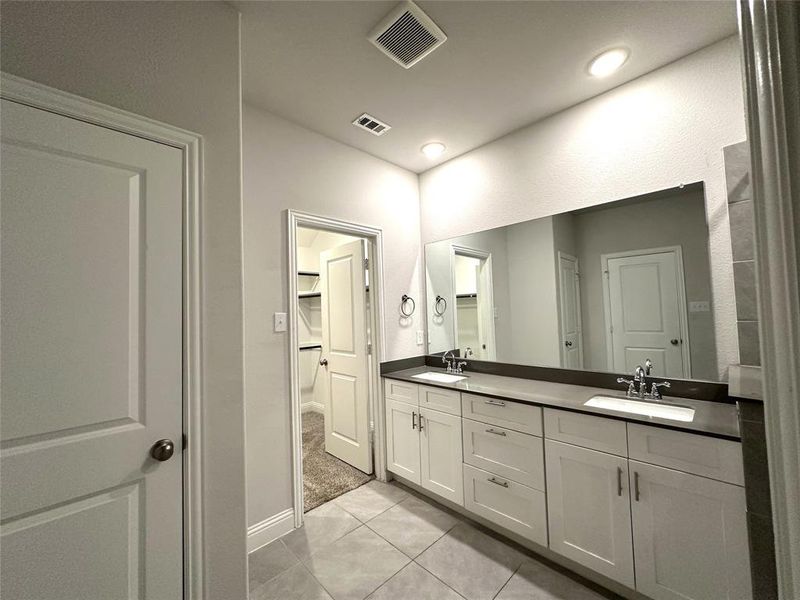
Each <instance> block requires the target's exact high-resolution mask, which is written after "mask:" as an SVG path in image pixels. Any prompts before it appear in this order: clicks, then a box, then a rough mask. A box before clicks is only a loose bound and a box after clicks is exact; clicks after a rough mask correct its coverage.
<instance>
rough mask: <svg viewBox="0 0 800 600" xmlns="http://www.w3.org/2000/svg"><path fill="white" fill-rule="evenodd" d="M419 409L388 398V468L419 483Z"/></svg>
mask: <svg viewBox="0 0 800 600" xmlns="http://www.w3.org/2000/svg"><path fill="white" fill-rule="evenodd" d="M418 426H419V409H418V408H417V407H416V406H412V405H411V404H406V403H405V402H398V401H397V400H391V399H389V398H387V399H386V462H387V466H386V468H387V469H388V470H389V471H391V472H392V473H394V474H395V475H399V476H400V477H403V478H405V479H408V480H409V481H410V482H412V483H416V484H419V483H420V476H419V431H418V429H417V427H418Z"/></svg>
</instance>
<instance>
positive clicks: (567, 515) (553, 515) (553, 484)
mask: <svg viewBox="0 0 800 600" xmlns="http://www.w3.org/2000/svg"><path fill="white" fill-rule="evenodd" d="M545 455H546V464H547V508H548V523H549V526H550V549H551V550H553V551H554V552H558V553H559V554H561V555H563V556H566V557H567V558H569V559H572V560H574V561H575V562H578V563H580V564H582V565H585V566H587V567H589V568H590V569H592V570H594V571H597V572H598V573H601V574H602V575H605V576H606V577H609V578H611V579H614V580H615V581H619V582H620V583H622V584H624V585H627V586H628V587H631V588H632V587H633V586H634V579H633V547H632V535H631V506H630V497H629V494H628V477H627V476H628V461H627V460H625V459H624V458H620V457H618V456H614V455H612V454H606V453H604V452H598V451H596V450H589V449H587V448H579V447H577V446H572V445H569V444H563V443H561V442H556V441H553V440H545Z"/></svg>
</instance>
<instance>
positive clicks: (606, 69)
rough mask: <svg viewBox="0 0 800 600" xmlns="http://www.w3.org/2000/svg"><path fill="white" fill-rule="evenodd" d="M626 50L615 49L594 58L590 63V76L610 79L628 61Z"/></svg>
mask: <svg viewBox="0 0 800 600" xmlns="http://www.w3.org/2000/svg"><path fill="white" fill-rule="evenodd" d="M628 54H629V53H628V50H627V49H626V48H613V49H612V50H606V51H605V52H603V53H602V54H600V55H598V56H596V57H594V58H593V59H592V62H590V63H589V74H590V75H591V76H592V77H608V76H609V75H611V74H612V73H614V72H615V71H616V70H617V69H619V68H620V67H621V66H622V65H624V64H625V61H626V60H628Z"/></svg>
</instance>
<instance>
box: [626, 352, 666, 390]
mask: <svg viewBox="0 0 800 600" xmlns="http://www.w3.org/2000/svg"><path fill="white" fill-rule="evenodd" d="M652 370H653V362H652V361H651V360H650V359H649V358H648V359H647V360H646V361H645V362H644V367H642V365H636V368H635V369H634V371H633V379H625V378H624V377H617V383H625V384H627V385H628V391H627V393H626V395H627V396H628V398H636V397H638V398H639V399H640V400H644V399H645V398H647V399H650V400H661V399H662V398H663V396H662V395H661V389H660V388H665V389H669V388H670V386H671V384H670V382H669V381H662V382H660V383H656V382H655V381H654V382H652V384H651V385H650V391H649V392H648V391H647V376H648V375H650V372H651V371H652ZM637 383H638V384H639V389H638V390H637V389H636V384H637Z"/></svg>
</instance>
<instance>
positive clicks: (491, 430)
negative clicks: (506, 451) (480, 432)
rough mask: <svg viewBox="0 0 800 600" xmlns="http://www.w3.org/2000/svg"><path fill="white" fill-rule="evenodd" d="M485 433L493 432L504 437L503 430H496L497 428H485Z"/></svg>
mask: <svg viewBox="0 0 800 600" xmlns="http://www.w3.org/2000/svg"><path fill="white" fill-rule="evenodd" d="M486 433H493V434H495V435H502V436H503V437H506V432H505V431H497V429H487V430H486Z"/></svg>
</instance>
